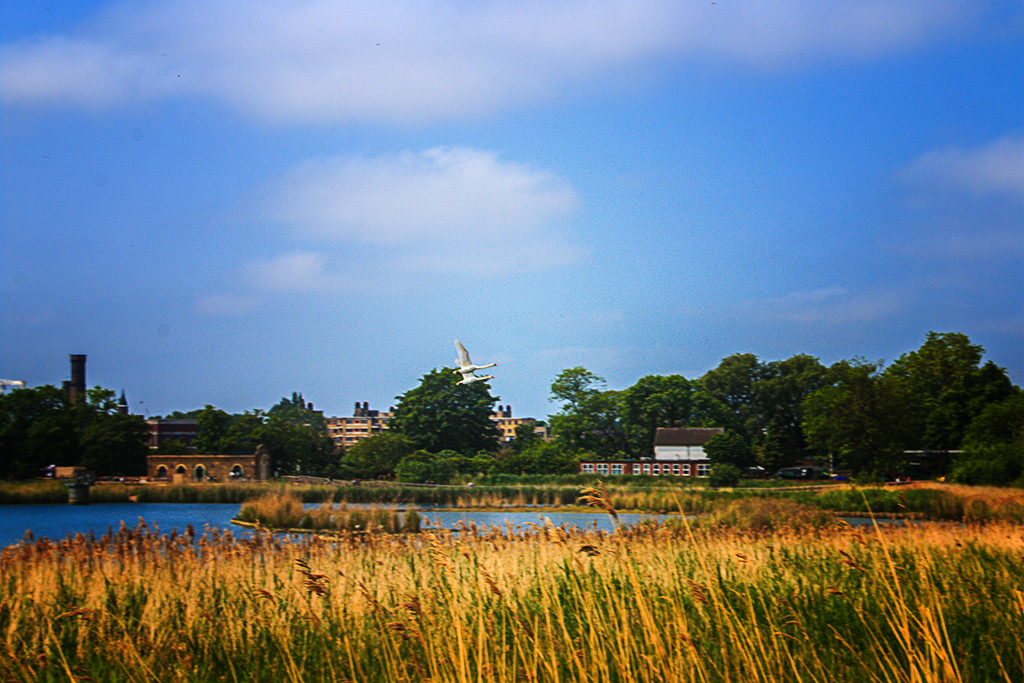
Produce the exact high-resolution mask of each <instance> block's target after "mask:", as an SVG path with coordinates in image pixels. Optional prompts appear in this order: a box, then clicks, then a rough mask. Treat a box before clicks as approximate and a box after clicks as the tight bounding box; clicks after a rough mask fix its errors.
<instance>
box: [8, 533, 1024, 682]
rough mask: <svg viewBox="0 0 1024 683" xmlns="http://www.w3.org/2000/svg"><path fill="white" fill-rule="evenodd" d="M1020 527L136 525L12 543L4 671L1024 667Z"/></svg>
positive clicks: (204, 675) (400, 676)
mask: <svg viewBox="0 0 1024 683" xmlns="http://www.w3.org/2000/svg"><path fill="white" fill-rule="evenodd" d="M1022 552H1024V527H1021V526H1020V525H1014V524H1004V523H991V524H985V525H961V524H956V525H950V524H938V523H926V524H923V525H915V526H913V527H907V526H900V527H897V528H881V527H878V528H869V529H852V528H845V529H837V528H825V529H810V530H808V529H803V530H800V529H793V528H789V529H777V530H774V531H770V532H761V533H756V532H753V531H749V530H748V531H737V530H730V529H723V528H717V527H715V528H707V529H704V528H701V529H693V528H690V527H687V526H685V525H682V526H675V527H670V526H665V525H652V526H647V527H630V528H624V529H622V530H620V532H619V533H616V534H607V533H603V532H599V531H593V530H590V531H588V530H576V531H572V530H566V529H561V528H556V527H553V526H550V525H544V524H538V525H536V526H535V527H533V528H531V529H529V530H527V531H525V532H520V533H513V532H512V530H511V529H509V528H507V527H504V528H502V527H497V526H492V527H482V526H476V525H467V526H466V527H464V528H463V529H461V530H460V533H459V534H457V535H456V534H453V533H452V532H448V531H443V530H432V531H430V532H423V533H418V534H398V535H395V534H380V535H372V534H365V533H350V532H342V533H340V534H339V535H338V536H337V537H335V538H333V539H331V540H326V539H324V538H321V537H319V536H315V535H307V536H303V537H289V538H285V539H282V538H280V537H277V536H274V535H272V534H267V533H255V532H245V533H242V534H239V535H237V536H236V535H234V534H232V533H230V532H229V533H222V532H215V531H211V532H208V533H205V534H195V533H186V534H183V535H175V534H172V535H171V536H167V535H158V534H156V533H154V532H153V531H152V530H151V529H149V528H148V527H147V526H145V525H141V526H139V527H137V528H135V529H129V528H126V527H122V528H121V529H120V530H119V531H117V532H115V533H113V534H112V535H110V536H105V537H103V538H100V539H95V540H93V539H89V538H86V537H82V536H80V537H77V538H74V539H67V540H65V541H62V542H57V543H54V542H48V541H47V542H44V541H38V542H35V543H23V544H20V545H18V546H13V547H11V548H7V549H5V550H3V551H2V552H0V576H3V577H4V579H3V581H0V678H3V679H4V680H19V681H26V683H35V682H42V681H51V680H83V681H84V680H97V681H140V682H141V681H153V680H160V681H190V682H192V681H194V682H196V683H205V682H206V681H211V682H212V681H222V680H228V681H233V680H248V681H274V682H275V683H277V682H278V681H282V680H283V681H339V680H351V681H367V682H375V681H389V682H390V681H400V680H407V681H414V680H431V681H436V682H439V683H446V682H449V681H451V682H453V683H454V682H455V681H469V680H487V681H494V682H495V683H505V682H508V683H511V682H513V681H524V680H525V681H537V682H547V681H552V682H554V681H602V682H604V681H607V682H609V683H611V682H613V681H614V682H621V683H640V682H646V681H656V680H665V681H669V680H672V681H678V682H680V683H686V682H689V681H702V682H704V683H712V682H715V683H717V682H718V681H722V682H725V681H746V680H758V681H764V682H775V681H794V682H795V681H807V680H819V681H823V680H828V681H837V682H839V683H843V682H846V681H850V682H853V681H857V682H858V683H859V682H860V681H1015V680H1022V679H1024V619H1022V616H1024V594H1022V592H1021V587H1022V586H1024V565H1022V564H1021V563H1020V561H1019V558H1020V556H1021V554H1022Z"/></svg>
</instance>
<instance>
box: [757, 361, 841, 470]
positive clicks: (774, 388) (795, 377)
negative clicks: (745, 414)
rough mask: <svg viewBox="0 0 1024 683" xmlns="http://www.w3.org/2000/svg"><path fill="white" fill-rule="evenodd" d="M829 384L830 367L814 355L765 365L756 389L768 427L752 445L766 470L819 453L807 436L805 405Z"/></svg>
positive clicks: (760, 408)
mask: <svg viewBox="0 0 1024 683" xmlns="http://www.w3.org/2000/svg"><path fill="white" fill-rule="evenodd" d="M828 381H829V370H828V368H826V367H825V366H824V365H822V364H821V362H819V361H818V359H817V358H814V357H813V356H808V355H803V354H801V355H796V356H793V357H791V358H787V359H786V360H781V361H773V362H770V363H766V364H764V366H763V368H762V370H761V372H760V378H759V379H758V381H757V382H756V383H755V388H754V394H755V401H756V404H757V412H758V413H759V415H760V418H759V422H760V423H761V424H762V425H763V426H764V428H763V429H762V431H761V433H760V434H758V435H756V438H755V439H754V441H753V443H752V444H751V445H752V446H753V447H754V449H755V451H757V452H758V453H759V456H760V457H759V460H760V462H761V464H762V465H764V467H765V468H767V469H768V470H770V471H775V470H777V469H779V468H780V467H786V466H788V465H792V464H793V463H795V462H796V461H797V460H801V459H803V458H806V457H808V456H812V455H814V454H815V453H814V452H813V450H812V449H811V448H810V444H808V442H807V438H806V436H805V435H804V427H803V422H804V403H805V401H806V400H807V397H808V396H810V395H811V394H813V393H814V392H815V391H817V390H818V389H821V388H822V387H824V386H826V385H827V384H828Z"/></svg>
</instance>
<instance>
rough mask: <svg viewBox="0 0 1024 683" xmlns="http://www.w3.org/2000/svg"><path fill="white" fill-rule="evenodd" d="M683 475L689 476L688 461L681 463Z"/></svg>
mask: <svg viewBox="0 0 1024 683" xmlns="http://www.w3.org/2000/svg"><path fill="white" fill-rule="evenodd" d="M683 476H684V477H688V476H690V463H686V464H685V465H683Z"/></svg>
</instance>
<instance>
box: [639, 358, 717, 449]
mask: <svg viewBox="0 0 1024 683" xmlns="http://www.w3.org/2000/svg"><path fill="white" fill-rule="evenodd" d="M621 406H622V408H621V410H622V417H621V419H622V425H623V430H624V431H625V433H626V439H627V440H628V443H629V451H630V452H631V453H632V454H633V455H635V456H637V457H652V456H653V455H654V437H655V435H656V433H657V431H658V428H659V427H673V426H679V427H717V426H719V425H721V424H722V423H723V422H724V421H725V419H726V415H727V411H726V408H725V406H724V405H722V404H721V403H720V402H719V401H718V400H717V399H715V398H713V397H712V396H711V395H710V394H708V393H707V391H705V389H704V387H703V385H701V384H700V382H695V381H691V380H688V379H686V378H685V377H683V376H682V375H668V376H662V375H647V376H646V377H642V378H640V380H639V381H637V383H636V384H634V385H633V386H631V387H630V388H628V389H626V390H625V391H624V392H623V394H622V403H621Z"/></svg>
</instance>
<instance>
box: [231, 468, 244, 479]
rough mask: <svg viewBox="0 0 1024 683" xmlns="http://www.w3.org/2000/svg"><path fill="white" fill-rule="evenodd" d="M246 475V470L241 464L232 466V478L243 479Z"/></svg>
mask: <svg viewBox="0 0 1024 683" xmlns="http://www.w3.org/2000/svg"><path fill="white" fill-rule="evenodd" d="M244 476H245V470H244V469H242V466H241V465H235V466H234V467H232V468H231V478H232V479H242V478H243V477H244Z"/></svg>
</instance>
